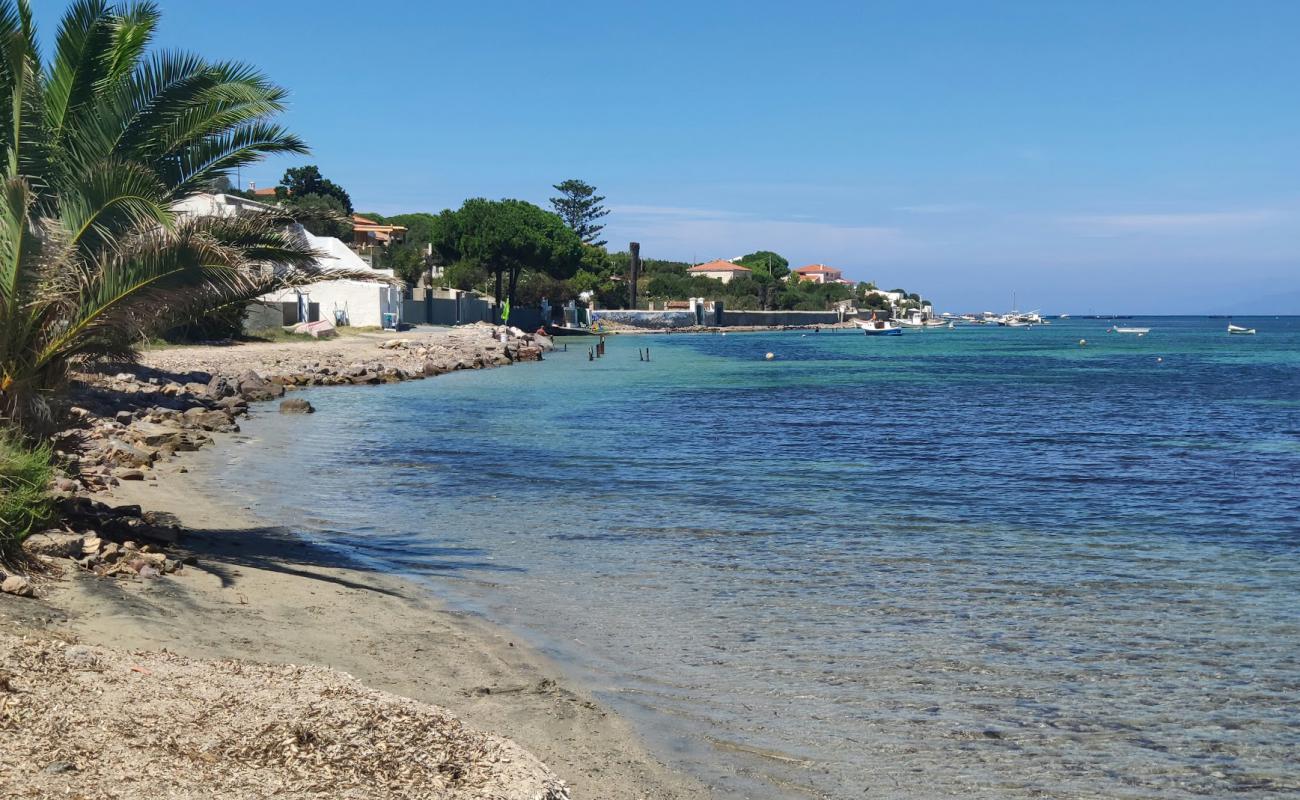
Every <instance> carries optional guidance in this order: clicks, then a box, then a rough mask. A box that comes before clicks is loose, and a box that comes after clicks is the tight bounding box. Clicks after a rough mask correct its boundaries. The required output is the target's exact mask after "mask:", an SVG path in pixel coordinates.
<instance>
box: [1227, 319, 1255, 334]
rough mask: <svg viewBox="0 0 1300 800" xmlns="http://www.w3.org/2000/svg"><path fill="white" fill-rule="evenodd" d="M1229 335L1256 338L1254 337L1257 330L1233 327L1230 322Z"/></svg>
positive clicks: (1239, 326)
mask: <svg viewBox="0 0 1300 800" xmlns="http://www.w3.org/2000/svg"><path fill="white" fill-rule="evenodd" d="M1228 333H1231V334H1235V335H1237V336H1254V335H1255V329H1254V328H1245V327H1242V326H1241V325H1233V324H1232V323H1231V322H1229V323H1228Z"/></svg>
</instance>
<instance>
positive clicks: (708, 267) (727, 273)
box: [686, 261, 751, 283]
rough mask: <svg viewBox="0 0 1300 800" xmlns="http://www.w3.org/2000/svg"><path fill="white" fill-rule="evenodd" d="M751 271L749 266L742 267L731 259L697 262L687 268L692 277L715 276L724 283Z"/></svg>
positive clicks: (687, 272)
mask: <svg viewBox="0 0 1300 800" xmlns="http://www.w3.org/2000/svg"><path fill="white" fill-rule="evenodd" d="M750 272H751V270H750V269H749V267H742V266H741V265H739V264H733V263H731V262H730V261H710V262H708V263H707V264H697V265H696V266H694V267H691V268H690V269H688V270H686V274H687V275H690V276H692V277H699V278H715V279H717V280H720V281H722V282H723V283H731V280H732V279H733V278H739V277H742V276H745V275H749V274H750Z"/></svg>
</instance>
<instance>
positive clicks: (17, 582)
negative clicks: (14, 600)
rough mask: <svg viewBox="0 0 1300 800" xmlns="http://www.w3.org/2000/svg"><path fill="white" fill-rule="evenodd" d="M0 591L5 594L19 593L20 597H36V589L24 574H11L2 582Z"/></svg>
mask: <svg viewBox="0 0 1300 800" xmlns="http://www.w3.org/2000/svg"><path fill="white" fill-rule="evenodd" d="M0 592H4V593H5V594H12V595H17V596H18V597H35V596H36V590H35V589H33V588H32V582H31V581H29V580H27V579H26V578H24V577H23V576H22V575H10V576H9V577H8V578H5V579H4V582H3V583H0Z"/></svg>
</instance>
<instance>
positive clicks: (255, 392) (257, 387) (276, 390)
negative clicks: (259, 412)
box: [238, 370, 284, 401]
mask: <svg viewBox="0 0 1300 800" xmlns="http://www.w3.org/2000/svg"><path fill="white" fill-rule="evenodd" d="M238 387H239V394H240V396H242V397H243V398H244V399H245V400H249V401H257V400H274V399H275V398H277V397H281V396H283V395H284V385H283V384H279V383H272V382H271V381H268V380H266V379H265V378H263V377H262V376H261V375H258V374H257V373H256V372H254V371H252V370H249V371H247V372H245V373H244V374H243V375H240V376H239V382H238Z"/></svg>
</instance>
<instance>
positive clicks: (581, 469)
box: [212, 318, 1300, 798]
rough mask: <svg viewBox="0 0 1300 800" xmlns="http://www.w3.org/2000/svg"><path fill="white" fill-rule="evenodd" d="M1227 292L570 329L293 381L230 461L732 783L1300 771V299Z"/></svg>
mask: <svg viewBox="0 0 1300 800" xmlns="http://www.w3.org/2000/svg"><path fill="white" fill-rule="evenodd" d="M1237 322H1239V323H1242V324H1250V325H1253V326H1255V327H1257V328H1258V329H1259V331H1260V333H1259V335H1257V336H1254V337H1237V336H1228V335H1226V333H1225V327H1226V321H1225V320H1217V319H1216V320H1210V319H1192V318H1150V319H1145V320H1133V321H1131V322H1129V321H1126V322H1125V323H1124V324H1133V325H1139V324H1140V325H1150V326H1151V327H1152V329H1153V330H1152V332H1151V333H1150V334H1149V335H1147V336H1144V337H1135V336H1125V335H1119V334H1111V333H1107V332H1106V327H1107V325H1108V323H1107V322H1103V321H1097V320H1070V321H1063V322H1057V323H1055V324H1053V325H1051V326H1049V327H1040V328H1032V329H1005V328H989V327H971V328H958V329H956V330H942V331H930V332H924V333H908V334H906V335H904V336H901V337H894V338H867V337H863V336H860V335H856V334H852V333H848V332H834V333H832V332H823V333H820V334H814V333H812V332H809V333H807V334H803V333H799V332H792V333H774V334H731V335H727V336H722V335H689V336H688V335H676V336H641V337H613V338H611V339H610V340H609V344H608V354H607V355H606V357H605V358H603V359H601V360H598V361H595V362H589V361H588V360H587V356H586V343H585V342H579V341H576V340H575V341H573V342H570V345H569V349H570V352H568V353H556V354H554V355H552V356H550V357H549V358H548V360H547V362H545V363H543V364H541V365H529V366H520V367H515V368H511V369H501V370H492V371H487V372H481V373H457V374H454V375H449V376H445V377H441V378H438V379H436V380H431V381H422V382H416V383H411V384H404V385H399V386H392V387H385V388H382V389H374V388H370V387H359V388H333V389H326V390H319V391H314V392H312V393H311V394H309V395H306V396H309V397H310V399H311V400H312V402H313V403H314V404H315V405H316V406H317V408H318V409H319V413H317V414H315V415H313V416H311V417H308V418H305V419H303V418H294V419H291V420H286V419H280V418H279V417H278V416H277V415H264V416H263V418H262V419H259V420H254V421H253V422H251V423H250V424H249V425H248V426H247V427H246V430H247V431H248V432H249V433H251V434H252V435H253V437H254V441H252V442H250V443H248V444H245V445H242V446H239V447H232V448H223V449H221V450H220V451H218V452H216V454H215V455H214V456H212V457H213V458H215V459H218V460H220V461H221V462H222V463H221V466H220V467H219V469H218V470H217V472H216V475H215V480H217V482H218V483H219V484H220V485H221V486H222V487H223V488H225V489H228V490H230V491H233V492H235V493H237V494H239V495H241V496H242V497H244V498H245V499H246V500H247V502H248V503H249V504H251V505H253V506H254V507H255V508H256V509H257V510H258V511H259V512H260V513H261V514H263V515H265V516H267V517H269V518H271V519H274V520H278V521H282V522H285V523H289V524H294V525H296V526H298V527H299V528H302V529H305V530H306V531H307V532H309V533H312V534H314V535H316V536H319V537H322V538H324V539H326V540H328V541H331V542H334V543H337V544H340V545H343V546H347V547H350V548H354V549H357V550H359V551H362V552H364V553H365V554H366V555H368V556H370V557H372V558H376V559H379V560H380V561H381V562H382V563H385V564H387V565H389V566H390V567H391V568H392V569H395V570H401V571H406V572H410V573H413V574H417V575H424V576H429V577H430V578H431V580H432V585H433V588H434V590H435V591H437V592H438V593H439V594H441V595H443V596H445V597H447V598H449V599H450V600H452V601H453V602H456V603H459V604H463V605H465V606H467V607H470V608H473V609H476V610H478V611H481V612H482V613H484V614H486V615H487V616H489V617H491V618H493V619H496V620H498V621H501V622H503V623H505V624H508V625H511V626H513V627H515V628H517V629H519V630H520V631H522V632H523V633H524V634H525V635H527V636H529V637H530V638H531V639H532V641H534V642H535V643H537V644H539V645H540V646H542V647H544V648H545V649H546V650H548V651H549V652H550V653H552V654H554V655H555V656H557V657H558V658H560V659H562V660H563V661H564V662H565V663H567V664H568V665H569V666H570V667H571V668H572V669H573V670H574V671H575V672H577V673H579V674H580V675H581V676H582V677H583V678H585V679H586V680H588V681H589V682H590V683H591V685H592V686H594V687H595V688H596V690H597V691H598V693H599V694H600V695H601V696H602V698H603V699H605V700H607V701H609V702H611V703H613V704H614V705H615V706H616V707H618V708H619V709H620V710H622V711H625V712H628V713H630V714H631V715H632V717H633V719H634V720H636V721H637V722H638V723H639V724H641V725H642V728H643V730H644V731H646V733H647V735H649V736H650V738H651V740H652V742H653V743H655V744H657V745H658V746H659V747H660V748H662V750H663V752H664V753H665V756H666V757H667V758H669V759H670V760H672V761H674V762H676V763H679V764H681V765H683V766H684V767H686V768H688V769H691V770H694V771H696V772H697V773H699V774H701V775H702V776H704V777H705V778H706V779H707V780H709V781H710V782H712V783H713V784H714V785H715V786H717V787H718V790H719V794H720V795H721V796H725V797H789V796H827V797H836V798H859V797H948V796H958V795H960V796H963V797H967V798H972V797H976V798H1029V797H1075V798H1175V797H1191V796H1205V797H1223V796H1228V795H1232V796H1237V797H1276V796H1284V795H1290V796H1300V769H1297V762H1296V753H1297V752H1300V565H1298V564H1297V554H1298V552H1300V486H1298V485H1297V483H1298V481H1300V318H1281V319H1275V318H1259V319H1253V320H1237ZM1080 339H1087V341H1088V344H1087V345H1086V346H1080V344H1079V340H1080ZM645 347H649V348H650V351H651V359H652V360H651V361H650V362H649V363H643V362H641V361H639V360H638V350H639V349H640V348H645ZM769 351H771V352H773V353H774V354H775V355H776V358H775V359H774V360H772V361H767V360H765V359H764V358H763V355H764V353H766V352H769ZM304 463H311V464H312V465H313V466H312V469H311V472H310V474H311V478H312V479H311V481H310V482H304V481H303V480H302V477H301V476H302V473H301V465H302V464H304Z"/></svg>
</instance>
